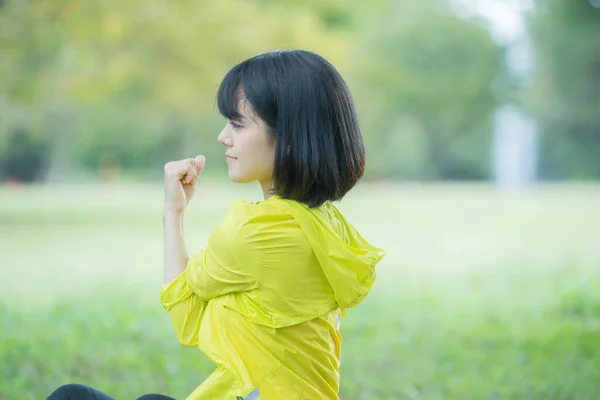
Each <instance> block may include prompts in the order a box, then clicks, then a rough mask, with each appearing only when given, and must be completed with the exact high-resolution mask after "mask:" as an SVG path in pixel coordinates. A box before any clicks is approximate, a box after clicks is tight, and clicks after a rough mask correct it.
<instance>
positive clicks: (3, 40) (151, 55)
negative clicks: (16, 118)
mask: <svg viewBox="0 0 600 400" xmlns="http://www.w3.org/2000/svg"><path fill="white" fill-rule="evenodd" d="M283 3H285V4H283ZM316 4H318V5H319V6H318V7H316V6H315V7H314V8H313V7H307V6H306V5H303V4H301V2H297V1H292V0H289V1H286V2H281V3H280V5H279V6H277V7H274V6H272V5H270V4H267V3H264V2H261V1H244V0H223V1H219V2H214V1H207V0H203V1H191V0H185V1H179V2H167V1H164V0H144V1H141V0H119V1H117V0H103V1H99V0H96V1H86V2H77V1H74V0H62V1H56V2H34V3H30V2H25V1H23V0H8V1H7V3H6V5H5V7H4V8H2V9H1V10H0V25H1V26H2V27H3V29H2V33H0V44H1V45H2V48H3V49H5V50H6V51H5V52H3V57H0V73H1V75H0V89H1V93H5V94H6V95H5V98H2V97H0V107H2V104H3V101H4V102H7V103H9V104H10V105H11V106H14V105H17V106H18V107H21V108H22V109H25V110H29V115H30V117H31V118H37V119H39V120H40V121H43V120H44V118H47V117H45V116H48V115H49V116H50V117H49V118H50V119H51V120H52V121H53V123H52V124H51V125H52V127H56V126H61V125H64V126H65V127H68V128H69V129H68V130H66V131H64V132H57V131H56V129H50V126H49V125H46V124H43V123H41V124H38V126H39V127H40V130H41V131H42V133H39V134H41V135H44V136H51V137H50V138H49V141H50V142H52V143H53V145H52V146H50V151H51V152H57V153H56V154H58V156H56V155H55V156H50V157H49V158H48V159H49V160H50V161H51V163H52V164H53V165H61V166H64V165H65V163H69V162H70V161H71V160H72V161H73V162H75V163H76V164H77V163H79V165H73V166H72V167H77V166H88V167H94V168H95V167H96V166H97V165H99V164H100V162H101V160H103V159H106V155H105V154H106V153H110V154H111V156H110V157H113V158H114V157H116V158H125V157H129V158H130V160H123V159H121V160H119V163H120V164H121V165H123V166H124V167H126V168H143V167H146V168H148V167H150V166H151V165H154V163H155V162H156V163H162V162H165V161H167V160H168V159H169V158H172V157H182V156H184V155H185V156H189V154H188V153H189V150H188V149H190V148H192V147H193V148H197V149H198V151H201V152H204V153H206V154H207V155H208V156H211V155H217V154H218V156H219V158H222V150H221V149H220V148H219V146H218V144H217V142H216V136H217V134H218V132H219V130H220V128H221V126H220V125H221V123H222V122H220V118H218V115H217V113H216V112H215V110H214V95H215V92H216V89H217V86H218V84H219V82H220V80H221V79H222V77H223V76H224V74H225V73H226V71H227V70H228V69H229V68H230V67H232V66H233V65H234V64H235V63H237V62H239V61H241V60H243V59H245V58H247V57H250V56H252V55H255V54H258V53H261V52H264V51H267V50H270V49H277V48H290V47H294V48H308V49H311V50H314V51H316V52H319V53H321V54H324V55H326V56H327V58H329V59H330V60H332V61H334V62H336V60H339V59H340V58H341V57H342V56H343V54H344V52H345V49H346V48H347V45H346V43H347V41H345V40H344V34H345V32H342V31H341V30H339V29H337V26H336V24H335V23H332V22H331V21H332V18H331V17H330V16H329V17H328V15H331V14H335V10H336V7H337V9H338V10H340V9H341V8H340V7H339V1H335V0H327V1H321V2H315V5H316ZM336 4H337V5H336ZM286 6H287V8H286ZM332 7H333V8H332ZM331 10H334V11H331ZM338 25H339V24H338ZM332 26H334V27H333V28H332ZM0 96H2V95H0ZM69 111H70V112H69ZM90 115H93V116H94V118H92V119H93V121H95V123H90V122H91V121H85V118H87V117H89V116H90ZM59 117H60V118H65V120H64V121H63V122H62V123H60V122H59V121H57V118H59ZM150 121H151V123H150ZM157 125H158V128H157ZM125 127H126V128H125ZM174 127H176V128H174ZM83 128H85V129H83ZM174 129H175V130H174ZM59 131H60V129H59ZM108 132H112V134H109V133H108ZM173 132H176V133H175V134H174V133H173ZM83 133H84V134H83ZM0 135H2V133H0ZM4 136H6V135H4ZM143 136H147V137H148V139H141V137H143ZM171 138H172V139H173V141H174V142H175V143H177V145H178V146H179V148H178V149H173V146H165V145H164V144H165V143H167V142H169V141H170V140H171ZM0 139H1V137H0ZM5 142H6V141H5ZM142 142H143V143H146V145H144V146H141V147H138V146H134V145H133V144H134V143H137V144H139V143H142ZM150 143H154V144H156V146H152V145H151V144H150ZM159 143H160V144H162V146H161V147H157V145H158V144H159ZM151 147H154V149H153V150H152V149H151ZM0 148H6V146H4V147H0ZM162 150H164V152H163V151H162ZM0 156H1V154H0ZM22 162H26V160H23V161H22ZM223 164H224V163H223ZM53 169H58V170H60V171H62V170H63V168H62V167H61V168H53V167H52V165H51V166H50V170H53ZM158 173H160V170H158Z"/></svg>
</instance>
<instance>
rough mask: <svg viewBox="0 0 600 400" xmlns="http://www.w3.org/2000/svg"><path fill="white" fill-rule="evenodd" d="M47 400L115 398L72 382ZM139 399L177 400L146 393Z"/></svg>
mask: <svg viewBox="0 0 600 400" xmlns="http://www.w3.org/2000/svg"><path fill="white" fill-rule="evenodd" d="M46 400H115V398H114V397H110V396H109V395H107V394H104V393H102V392H99V391H98V390H96V389H94V388H91V387H89V386H85V385H80V384H77V383H71V384H68V385H63V386H61V387H59V388H58V389H56V390H55V391H54V392H52V394H51V395H50V396H48V398H47V399H46ZM137 400H175V399H174V398H172V397H169V396H164V395H162V394H145V395H143V396H142V397H138V398H137Z"/></svg>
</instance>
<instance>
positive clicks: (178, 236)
mask: <svg viewBox="0 0 600 400" xmlns="http://www.w3.org/2000/svg"><path fill="white" fill-rule="evenodd" d="M163 230H164V240H165V260H164V283H169V282H171V281H172V280H173V279H175V278H176V277H177V276H179V275H180V274H181V273H182V272H183V271H184V270H185V266H186V265H187V262H188V259H189V256H188V252H187V248H186V245H185V235H184V232H183V213H179V212H176V211H171V210H167V209H165V210H164V211H163Z"/></svg>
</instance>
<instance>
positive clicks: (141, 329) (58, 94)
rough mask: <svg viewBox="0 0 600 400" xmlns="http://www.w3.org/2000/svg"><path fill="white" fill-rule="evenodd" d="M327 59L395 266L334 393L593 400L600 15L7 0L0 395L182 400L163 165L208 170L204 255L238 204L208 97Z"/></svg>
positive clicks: (599, 282)
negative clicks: (353, 123)
mask: <svg viewBox="0 0 600 400" xmlns="http://www.w3.org/2000/svg"><path fill="white" fill-rule="evenodd" d="M289 48H301V49H307V50H312V51H315V52H317V53H319V54H321V55H323V56H324V57H325V58H327V59H328V60H330V61H331V62H332V63H333V64H334V65H335V66H336V67H337V68H338V69H339V71H340V72H341V73H342V75H343V76H344V77H345V79H346V80H347V82H348V84H349V86H350V88H351V90H352V92H353V94H354V97H355V101H356V106H357V110H358V114H359V119H360V122H361V127H362V131H363V136H364V139H365V144H366V148H367V171H366V174H365V178H364V179H363V180H362V182H361V183H360V184H359V185H358V186H357V188H356V189H354V190H353V191H352V192H351V193H350V194H349V195H348V196H347V197H346V198H345V199H344V200H343V201H342V202H341V204H340V208H341V209H342V210H343V211H344V212H345V213H346V215H347V217H348V218H349V219H350V220H351V221H352V222H353V223H354V224H355V225H356V226H357V227H358V228H359V229H360V230H361V232H362V233H363V234H364V236H365V237H367V238H368V239H369V240H370V241H371V242H373V243H374V244H376V245H378V246H380V247H383V248H384V249H386V250H387V252H388V254H387V256H386V258H385V259H384V260H383V261H382V262H381V264H380V266H379V269H378V281H377V283H376V285H375V287H374V290H373V293H372V294H371V295H370V296H369V297H368V298H367V300H365V302H364V303H363V304H361V305H360V306H359V307H358V308H356V309H352V310H350V311H349V312H348V313H347V315H346V318H345V319H344V320H343V323H342V334H343V337H344V345H343V360H342V367H341V369H342V381H341V397H342V398H343V399H345V400H358V399H360V400H385V399H428V400H429V399H435V400H437V399H590V400H592V399H598V398H600V290H598V288H599V287H600V185H599V184H598V179H600V2H599V1H598V0H535V1H534V0H521V1H519V0H420V1H410V0H369V1H360V0H303V1H299V0H277V1H275V0H220V1H207V0H194V1H191V0H181V1H166V0H144V1H140V0H119V1H116V0H102V1H99V0H87V1H74V0H56V1H31V0H30V1H26V0H0V185H1V186H0V289H1V290H0V399H3V400H13V399H42V398H45V396H47V394H49V393H50V392H51V391H52V390H53V389H54V388H55V387H57V386H59V385H60V384H63V383H69V382H80V383H85V384H88V385H91V386H94V387H97V388H99V389H101V390H103V391H106V392H108V393H111V394H112V395H114V396H116V397H118V398H120V399H127V398H131V399H133V398H135V397H136V396H139V395H141V394H143V393H147V392H162V393H165V394H169V395H171V396H174V397H176V398H185V396H186V395H187V394H188V393H190V392H191V391H192V390H193V389H194V388H195V387H196V386H198V385H199V384H200V383H201V382H202V381H203V380H204V379H205V378H206V377H207V376H208V374H210V372H211V371H212V369H213V368H214V366H213V365H211V363H210V362H209V361H208V360H207V359H206V358H205V357H204V356H203V355H202V354H201V353H200V352H199V351H197V350H191V349H183V348H180V347H178V345H177V343H176V341H175V338H174V336H173V335H172V332H171V327H170V325H169V321H168V318H167V315H166V313H164V311H163V310H162V308H161V306H160V303H159V299H158V290H159V287H160V285H161V282H162V254H163V253H162V218H161V215H162V213H161V210H162V200H163V199H162V187H161V178H162V167H163V165H164V163H165V162H167V161H170V160H174V159H180V158H185V157H190V156H194V155H196V154H204V155H205V156H206V157H207V166H206V168H205V171H204V172H203V176H202V179H201V182H200V184H199V189H198V193H197V195H196V197H195V199H194V201H193V203H192V204H191V205H190V206H189V209H188V211H187V212H186V234H187V243H188V249H189V250H190V251H191V252H194V251H198V250H200V249H201V248H202V247H203V246H204V243H205V241H206V238H207V236H208V234H209V233H210V231H211V229H212V227H213V226H214V224H216V223H217V221H218V220H219V218H220V217H221V216H222V215H223V214H224V212H225V209H226V208H227V205H228V204H229V203H230V202H231V201H233V200H235V199H239V198H243V199H247V200H248V201H254V200H258V199H260V195H261V192H260V188H259V187H258V185H241V186H239V185H235V184H232V183H230V182H228V180H227V174H226V168H227V167H226V163H225V159H224V157H223V149H222V148H221V147H220V145H219V144H218V143H217V140H216V137H217V134H218V133H219V132H220V130H221V128H222V126H223V125H224V123H225V121H224V120H223V119H222V118H221V117H220V115H219V114H218V112H217V110H216V107H215V93H216V89H217V87H218V84H219V82H220V80H221V79H222V77H223V76H224V75H225V73H226V72H227V71H228V69H229V68H231V67H232V66H233V65H235V64H236V63H238V62H240V61H242V60H244V59H246V58H248V57H251V56H253V55H256V54H259V53H262V52H265V51H269V50H276V49H289Z"/></svg>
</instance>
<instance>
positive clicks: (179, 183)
mask: <svg viewBox="0 0 600 400" xmlns="http://www.w3.org/2000/svg"><path fill="white" fill-rule="evenodd" d="M205 162H206V158H204V156H196V158H186V159H183V160H179V161H170V162H168V163H166V164H165V211H168V212H175V213H182V212H183V210H184V209H185V207H187V205H188V204H189V203H190V200H191V199H192V196H193V195H194V192H195V190H196V184H197V183H198V176H199V175H200V172H202V169H203V168H204V164H205Z"/></svg>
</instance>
